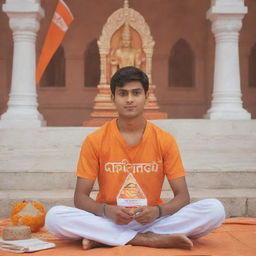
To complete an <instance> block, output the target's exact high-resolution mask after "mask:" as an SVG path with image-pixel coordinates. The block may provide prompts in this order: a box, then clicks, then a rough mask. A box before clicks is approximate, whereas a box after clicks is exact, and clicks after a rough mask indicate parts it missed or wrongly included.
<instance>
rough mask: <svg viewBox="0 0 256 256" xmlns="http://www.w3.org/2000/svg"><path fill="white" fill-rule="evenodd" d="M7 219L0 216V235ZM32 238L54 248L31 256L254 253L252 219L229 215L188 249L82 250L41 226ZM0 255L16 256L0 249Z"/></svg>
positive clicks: (254, 220)
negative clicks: (47, 243) (50, 244)
mask: <svg viewBox="0 0 256 256" xmlns="http://www.w3.org/2000/svg"><path fill="white" fill-rule="evenodd" d="M10 224H11V222H10V220H9V219H0V236H1V235H2V230H3V227H4V226H7V225H10ZM33 237H36V238H38V239H42V240H45V241H49V242H54V243H55V244H56V248H53V249H48V250H43V251H39V252H34V253H29V254H30V255H35V256H138V255H139V256H256V218H230V219H226V220H225V222H224V223H223V225H222V226H221V227H220V228H218V229H217V230H215V231H214V232H212V233H210V234H208V235H207V236H204V237H202V238H199V239H197V240H193V243H194V248H193V249H192V250H191V251H187V250H181V249H154V248H147V247H142V246H131V245H126V246H118V247H111V248H95V249H91V250H87V251H85V250H83V249H82V247H81V241H70V240H64V239H58V238H56V237H55V236H53V235H51V234H49V233H48V232H47V231H46V230H45V229H41V230H40V231H39V232H37V233H33ZM0 255H1V256H12V255H19V254H17V253H10V252H5V251H0Z"/></svg>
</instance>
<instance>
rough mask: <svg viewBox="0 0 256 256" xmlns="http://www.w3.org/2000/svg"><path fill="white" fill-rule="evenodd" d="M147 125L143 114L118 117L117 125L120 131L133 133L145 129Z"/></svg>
mask: <svg viewBox="0 0 256 256" xmlns="http://www.w3.org/2000/svg"><path fill="white" fill-rule="evenodd" d="M145 126H146V120H145V118H144V117H143V116H138V117H134V118H123V117H118V119H117V127H118V129H119V131H120V132H125V133H132V132H139V131H141V130H144V129H145Z"/></svg>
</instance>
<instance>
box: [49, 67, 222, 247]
mask: <svg viewBox="0 0 256 256" xmlns="http://www.w3.org/2000/svg"><path fill="white" fill-rule="evenodd" d="M110 86H111V92H112V100H113V102H114V103H115V105H116V109H117V112H118V114H119V116H118V118H117V119H114V120H112V121H110V122H107V123H106V124H105V125H103V126H102V127H101V128H99V129H98V130H96V131H95V132H93V133H92V134H90V135H89V136H87V137H86V139H85V141H84V143H83V145H82V149H81V153H80V159H79V162H78V169H77V184H76V189H75V195H74V202H75V206H76V208H73V207H66V206H55V207H53V208H51V209H50V210H49V211H48V213H47V216H46V227H47V229H48V230H49V231H50V232H51V233H53V234H54V235H56V236H58V237H61V238H68V239H83V240H82V245H83V248H84V249H90V248H93V247H97V246H102V245H110V246H119V245H125V244H130V245H140V246H149V247H155V248H183V249H191V248H192V247H193V243H192V241H191V240H190V238H198V237H201V236H203V235H206V234H208V233H209V232H211V231H212V230H214V229H215V228H217V227H219V226H220V225H221V223H222V221H223V220H224V218H225V212H224V208H223V206H222V204H221V203H220V202H219V201H218V200H216V199H204V200H201V201H198V202H195V203H190V198H189V193H188V189H187V185H186V181H185V172H184V169H183V165H182V161H181V157H180V153H179V150H178V147H177V144H176V142H175V139H174V138H173V136H172V135H170V134H169V133H167V132H166V131H164V130H162V129H160V128H159V127H157V126H156V125H154V124H153V123H151V122H149V121H146V120H145V119H144V117H143V109H144V105H145V103H146V100H147V98H148V87H149V82H148V77H147V75H146V74H145V73H144V72H142V71H141V70H140V69H138V68H136V67H130V66H129V67H124V68H121V69H119V70H118V71H117V72H116V73H115V74H114V76H113V77H112V79H111V84H110ZM165 176H166V177H167V179H168V181H169V184H170V187H171V189H172V191H173V194H174V197H173V199H171V200H169V201H168V202H166V203H163V202H162V200H161V199H160V194H161V189H162V185H163V181H164V177H165ZM96 179H98V183H99V193H98V195H97V198H96V200H93V199H92V198H91V197H90V192H91V191H92V188H93V185H94V182H95V180H96ZM136 195H137V196H136Z"/></svg>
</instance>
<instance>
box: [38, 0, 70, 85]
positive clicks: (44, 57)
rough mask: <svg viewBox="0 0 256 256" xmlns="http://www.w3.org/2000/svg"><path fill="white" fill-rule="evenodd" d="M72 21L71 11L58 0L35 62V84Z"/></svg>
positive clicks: (61, 0)
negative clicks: (37, 59) (36, 62)
mask: <svg viewBox="0 0 256 256" xmlns="http://www.w3.org/2000/svg"><path fill="white" fill-rule="evenodd" d="M72 21H73V15H72V13H71V11H70V10H69V8H68V7H67V5H66V4H65V3H64V1H63V0H59V1H58V4H57V7H56V10H55V12H54V15H53V19H52V21H51V24H50V27H49V30H48V33H47V35H46V39H45V42H44V45H43V48H42V52H41V55H40V57H39V61H38V64H37V70H36V83H37V84H38V83H39V82H40V79H41V77H42V75H43V73H44V71H45V69H46V67H47V65H48V63H49V62H50V60H51V58H52V56H53V54H54V53H55V52H56V50H57V49H58V47H59V45H60V44H61V41H62V40H63V38H64V35H65V33H66V31H67V29H68V27H69V25H70V24H71V22H72Z"/></svg>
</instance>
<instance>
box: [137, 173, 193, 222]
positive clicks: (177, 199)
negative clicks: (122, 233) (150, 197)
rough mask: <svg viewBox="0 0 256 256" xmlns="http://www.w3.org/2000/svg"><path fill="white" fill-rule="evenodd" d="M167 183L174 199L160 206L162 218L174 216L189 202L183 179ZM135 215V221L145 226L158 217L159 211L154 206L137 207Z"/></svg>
mask: <svg viewBox="0 0 256 256" xmlns="http://www.w3.org/2000/svg"><path fill="white" fill-rule="evenodd" d="M168 181H169V184H170V186H171V188H172V191H173V194H174V197H173V199H172V200H170V201H169V202H167V203H165V204H163V205H161V209H162V216H166V215H170V214H174V213H175V212H177V211H178V210H179V209H181V208H182V207H183V206H185V205H187V204H189V202H190V197H189V193H188V188H187V184H186V180H185V177H181V178H177V179H173V180H168ZM135 214H136V215H135V220H136V221H137V222H139V223H140V224H142V225H145V224H148V223H150V222H152V221H154V220H155V219H157V218H158V217H159V209H158V207H156V206H147V207H146V206H145V207H139V208H137V209H136V210H135Z"/></svg>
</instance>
